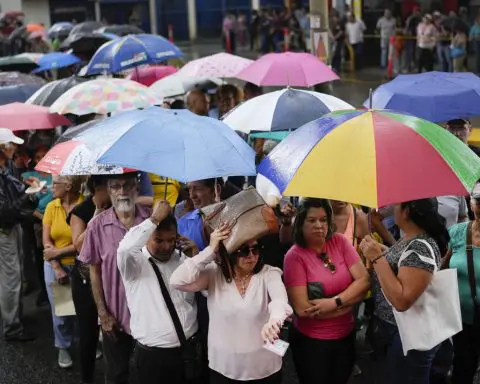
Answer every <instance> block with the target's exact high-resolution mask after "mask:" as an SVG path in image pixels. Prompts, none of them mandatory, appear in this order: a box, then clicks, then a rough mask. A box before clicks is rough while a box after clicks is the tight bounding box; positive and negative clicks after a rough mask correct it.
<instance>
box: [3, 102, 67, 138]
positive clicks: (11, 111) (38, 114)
mask: <svg viewBox="0 0 480 384" xmlns="http://www.w3.org/2000/svg"><path fill="white" fill-rule="evenodd" d="M0 121H1V122H2V127H4V128H8V129H11V130H12V131H26V130H34V129H51V128H55V127H58V126H61V125H65V126H70V125H72V123H71V122H70V120H68V119H67V118H66V117H65V116H61V115H58V114H56V113H50V111H49V110H48V108H46V107H41V106H39V105H31V104H24V103H11V104H6V105H2V106H0Z"/></svg>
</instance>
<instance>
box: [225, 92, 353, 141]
mask: <svg viewBox="0 0 480 384" xmlns="http://www.w3.org/2000/svg"><path fill="white" fill-rule="evenodd" d="M353 108H354V107H353V106H351V105H350V104H348V103H345V102H344V101H342V100H340V99H338V98H336V97H334V96H330V95H326V94H324V93H318V92H312V91H304V90H299V89H291V88H285V89H282V90H280V91H275V92H270V93H266V94H265V95H261V96H257V97H254V98H253V99H250V100H248V101H246V102H245V103H243V104H240V105H239V106H238V107H237V108H235V109H234V110H233V111H231V112H230V113H229V114H228V115H227V116H225V117H224V118H223V122H224V123H225V124H227V125H228V126H230V127H231V128H232V129H234V130H235V131H240V132H244V133H250V132H252V131H262V132H270V131H290V130H294V129H297V128H299V127H301V126H302V125H304V124H306V123H308V122H310V121H312V120H316V119H319V118H320V117H322V116H323V115H326V114H327V113H330V112H332V111H338V110H341V109H353ZM257 136H258V135H257ZM263 137H264V136H263Z"/></svg>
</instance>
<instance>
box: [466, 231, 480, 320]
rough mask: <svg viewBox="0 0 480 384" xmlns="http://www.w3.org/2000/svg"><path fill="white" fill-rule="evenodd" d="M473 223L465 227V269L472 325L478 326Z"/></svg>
mask: <svg viewBox="0 0 480 384" xmlns="http://www.w3.org/2000/svg"><path fill="white" fill-rule="evenodd" d="M472 226H473V223H472V222H471V221H470V222H469V223H468V225H467V239H466V242H465V244H466V250H467V267H468V282H469V284H470V294H471V296H472V301H473V323H474V324H475V325H477V324H478V320H480V319H479V309H480V308H479V306H478V301H477V284H476V281H475V269H474V266H473V234H472Z"/></svg>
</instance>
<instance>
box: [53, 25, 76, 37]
mask: <svg viewBox="0 0 480 384" xmlns="http://www.w3.org/2000/svg"><path fill="white" fill-rule="evenodd" d="M74 27H75V25H74V24H72V23H69V22H60V23H55V24H53V25H52V26H51V27H50V29H49V30H48V37H50V38H51V39H57V38H59V37H60V38H65V37H67V36H68V34H69V33H70V31H71V30H72V29H73V28H74Z"/></svg>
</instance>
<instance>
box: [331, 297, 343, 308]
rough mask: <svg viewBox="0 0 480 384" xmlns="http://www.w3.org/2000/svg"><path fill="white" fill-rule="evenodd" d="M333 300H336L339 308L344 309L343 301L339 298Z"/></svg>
mask: <svg viewBox="0 0 480 384" xmlns="http://www.w3.org/2000/svg"><path fill="white" fill-rule="evenodd" d="M333 300H335V304H337V308H342V307H343V301H342V299H341V298H340V297H339V296H335V297H334V298H333Z"/></svg>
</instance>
